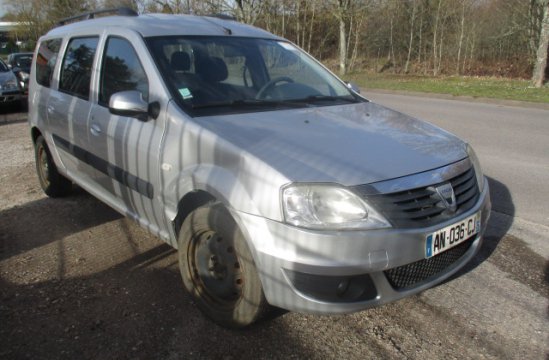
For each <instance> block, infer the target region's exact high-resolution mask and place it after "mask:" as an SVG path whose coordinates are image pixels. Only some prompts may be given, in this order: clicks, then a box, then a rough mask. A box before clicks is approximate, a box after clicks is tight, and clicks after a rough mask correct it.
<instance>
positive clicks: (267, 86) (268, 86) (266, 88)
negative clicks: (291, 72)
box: [255, 76, 294, 100]
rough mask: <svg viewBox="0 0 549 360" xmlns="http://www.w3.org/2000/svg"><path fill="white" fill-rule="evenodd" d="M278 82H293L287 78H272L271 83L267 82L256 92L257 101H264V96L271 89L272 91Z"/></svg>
mask: <svg viewBox="0 0 549 360" xmlns="http://www.w3.org/2000/svg"><path fill="white" fill-rule="evenodd" d="M279 82H287V83H293V82H294V81H293V80H292V79H291V78H289V77H287V76H279V77H277V78H274V79H272V80H271V81H268V82H267V83H266V84H265V85H263V86H262V87H261V89H259V91H258V92H257V95H256V96H255V98H256V99H258V100H263V99H265V97H266V95H267V94H268V93H269V92H270V91H271V90H272V89H274V87H275V86H276V84H278V83H279Z"/></svg>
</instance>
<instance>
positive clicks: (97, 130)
mask: <svg viewBox="0 0 549 360" xmlns="http://www.w3.org/2000/svg"><path fill="white" fill-rule="evenodd" d="M90 132H91V133H92V135H95V136H99V135H100V134H101V128H100V127H99V125H97V124H92V126H90Z"/></svg>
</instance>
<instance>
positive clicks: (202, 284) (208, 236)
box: [178, 204, 268, 328]
mask: <svg viewBox="0 0 549 360" xmlns="http://www.w3.org/2000/svg"><path fill="white" fill-rule="evenodd" d="M178 246H179V267H180V270H181V276H182V278H183V283H184V285H185V288H186V289H187V290H188V291H189V292H190V294H191V295H192V297H193V298H194V300H195V301H196V304H197V305H198V307H199V308H200V309H201V310H202V311H203V312H204V313H205V314H206V315H207V316H208V317H210V318H211V319H212V320H214V321H215V322H217V323H218V324H220V325H222V326H226V327H232V328H238V327H244V326H247V325H250V324H252V323H253V322H255V321H256V320H257V319H259V318H260V317H261V316H262V315H263V314H264V312H265V311H266V310H267V308H268V305H267V302H266V300H265V296H264V294H263V289H262V287H261V282H260V280H259V276H258V274H257V270H256V267H255V264H254V261H253V259H252V256H251V253H250V250H249V249H248V246H247V244H246V241H245V239H244V237H243V235H242V232H241V231H240V229H239V228H238V226H237V224H236V222H235V221H234V219H233V218H232V216H231V214H230V213H229V211H228V210H227V209H226V208H225V207H224V206H222V205H220V204H213V205H208V206H205V207H201V208H198V209H197V210H195V211H193V212H192V213H191V214H190V215H189V216H188V217H187V218H186V219H185V221H184V222H183V226H182V227H181V231H180V233H179V239H178Z"/></svg>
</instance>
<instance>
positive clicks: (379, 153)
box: [29, 9, 491, 327]
mask: <svg viewBox="0 0 549 360" xmlns="http://www.w3.org/2000/svg"><path fill="white" fill-rule="evenodd" d="M98 13H100V12H96V13H90V14H85V15H83V16H79V17H75V18H71V19H68V20H67V21H64V23H67V24H65V25H61V26H58V27H56V28H54V29H53V30H51V31H50V32H48V33H47V34H46V35H44V36H43V37H42V38H40V40H39V43H38V45H37V48H36V51H35V54H34V60H33V61H34V62H33V66H32V69H31V77H30V94H29V103H30V106H29V121H30V126H31V133H32V140H33V142H34V144H35V149H36V167H37V172H38V177H39V180H40V184H41V186H42V188H43V189H44V191H45V192H46V194H48V195H49V196H52V197H57V196H62V195H65V194H67V193H69V191H70V190H71V186H72V183H73V182H74V183H76V184H78V185H79V186H80V187H82V188H84V189H85V190H86V191H88V192H89V193H90V194H93V195H94V196H95V197H97V198H98V199H100V200H101V201H103V202H105V203H106V204H108V205H110V206H111V207H112V208H114V209H115V210H117V211H118V212H120V213H122V214H124V215H126V216H128V217H130V218H132V219H134V220H135V221H136V222H138V223H139V224H140V225H141V226H143V227H145V228H146V229H147V230H148V231H150V232H151V233H153V234H155V235H157V236H158V237H159V238H161V239H162V240H163V241H165V242H167V243H168V244H170V245H171V246H173V247H174V248H177V249H178V256H179V265H180V269H181V275H182V278H183V284H184V286H185V288H186V289H187V290H188V291H189V293H190V295H191V296H192V298H193V299H194V300H195V303H196V304H197V305H198V306H199V307H200V309H201V310H202V311H203V312H204V313H205V314H206V315H207V316H209V317H210V318H211V319H213V320H214V321H216V322H217V323H219V324H222V325H224V326H229V327H242V326H246V325H249V324H251V323H253V322H254V321H256V320H258V319H259V318H260V317H262V316H263V315H264V314H265V313H266V312H267V311H268V310H269V309H270V308H271V307H273V306H274V307H280V308H284V309H288V310H291V311H298V312H304V313H317V314H337V313H349V312H354V311H359V310H362V309H365V308H368V307H372V306H376V305H380V304H383V303H386V302H388V301H393V300H397V299H400V298H402V297H405V296H409V295H411V294H415V293H418V292H420V291H422V290H425V289H427V288H429V287H432V286H434V285H436V284H438V283H440V282H442V281H444V280H445V279H447V278H448V277H450V276H451V275H452V274H454V273H456V272H457V271H458V270H459V269H460V268H462V267H463V266H464V265H465V264H466V263H467V262H468V261H469V260H470V259H471V258H472V257H473V256H474V255H475V253H476V252H477V251H478V249H479V247H480V245H481V237H482V234H483V232H484V230H485V228H486V223H487V221H488V217H489V215H490V207H491V205H490V199H489V195H488V184H487V181H486V179H485V178H484V177H483V174H482V171H481V168H480V166H479V162H478V159H477V157H476V156H475V153H474V151H473V149H472V148H471V147H470V146H469V145H467V144H466V143H464V142H463V141H461V140H460V139H458V138H456V137H455V136H453V135H451V134H449V133H447V132H446V131H443V130H441V129H439V128H437V127H435V126H433V125H430V124H428V123H425V122H422V121H420V120H417V119H414V118H412V117H409V116H406V115H404V114H401V113H399V112H396V111H393V110H390V109H387V108H385V107H383V106H380V105H377V104H375V103H373V102H371V101H368V100H367V99H365V98H364V97H362V96H361V95H359V94H358V93H357V92H356V91H355V90H353V89H351V87H350V86H348V84H346V83H344V82H342V81H341V80H340V79H338V78H337V77H336V76H335V75H333V74H332V73H331V72H330V71H328V70H327V69H326V68H325V67H324V66H322V64H320V63H319V62H318V61H316V60H315V59H313V58H312V57H311V56H309V55H308V54H306V53H305V52H303V51H302V50H301V49H299V48H298V47H296V46H295V45H294V44H292V43H291V42H289V41H287V40H285V39H283V38H280V37H278V36H275V35H273V34H271V33H268V32H266V31H263V30H261V29H258V28H255V27H252V26H248V25H245V24H242V23H239V22H237V21H233V20H231V19H228V18H226V17H215V16H211V17H208V16H192V15H161V14H147V15H137V14H136V13H134V12H132V11H131V10H127V9H120V10H118V11H117V12H115V14H114V15H112V16H102V17H97V15H98ZM102 15H106V14H102ZM174 286H177V285H176V284H174Z"/></svg>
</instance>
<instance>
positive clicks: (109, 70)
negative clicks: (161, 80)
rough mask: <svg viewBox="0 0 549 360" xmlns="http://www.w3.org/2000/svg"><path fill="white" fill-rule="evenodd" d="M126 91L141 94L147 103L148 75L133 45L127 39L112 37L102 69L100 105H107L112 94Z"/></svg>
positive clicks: (108, 43) (108, 41)
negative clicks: (134, 91) (135, 91)
mask: <svg viewBox="0 0 549 360" xmlns="http://www.w3.org/2000/svg"><path fill="white" fill-rule="evenodd" d="M126 90H137V91H139V92H141V94H142V95H143V99H144V100H145V101H147V100H148V98H149V82H148V80H147V75H146V74H145V70H143V66H142V65H141V63H140V62H139V58H138V56H137V53H136V52H135V50H134V48H133V47H132V45H131V44H130V43H129V42H128V41H127V40H125V39H121V38H117V37H110V38H109V39H108V40H107V45H106V51H105V56H104V58H103V65H102V69H101V85H100V90H99V103H100V104H103V105H106V104H108V103H109V99H110V97H111V95H112V94H114V93H117V92H119V91H126Z"/></svg>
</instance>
